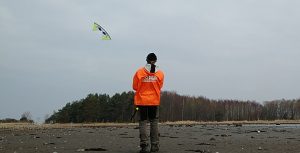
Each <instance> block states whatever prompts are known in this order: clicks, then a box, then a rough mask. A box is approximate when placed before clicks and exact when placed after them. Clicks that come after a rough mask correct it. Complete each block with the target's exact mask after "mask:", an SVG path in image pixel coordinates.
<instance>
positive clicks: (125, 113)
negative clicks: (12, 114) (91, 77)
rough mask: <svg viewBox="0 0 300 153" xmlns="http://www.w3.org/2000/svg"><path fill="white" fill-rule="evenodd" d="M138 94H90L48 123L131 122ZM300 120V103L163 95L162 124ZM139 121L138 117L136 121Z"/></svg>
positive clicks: (68, 105)
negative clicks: (134, 101) (134, 99)
mask: <svg viewBox="0 0 300 153" xmlns="http://www.w3.org/2000/svg"><path fill="white" fill-rule="evenodd" d="M133 97H134V92H132V91H129V92H123V93H116V94H115V95H113V96H111V97H110V96H109V95H107V94H97V93H96V94H89V95H87V97H86V98H84V99H81V100H77V101H73V102H69V103H67V104H66V105H65V106H64V107H63V108H62V109H59V110H58V111H54V112H53V114H52V115H51V116H50V117H48V118H47V119H46V120H45V123H91V122H131V120H130V118H131V115H132V114H133V112H134V107H133ZM294 119H300V99H294V100H285V99H281V100H273V101H266V102H264V103H263V104H260V103H258V102H255V101H239V100H212V99H208V98H205V97H201V96H199V97H194V96H184V95H179V94H177V93H176V92H169V91H164V92H162V93H161V105H160V121H161V122H166V121H245V120H248V121H256V120H294ZM134 120H135V121H136V120H138V118H137V115H136V117H135V119H134Z"/></svg>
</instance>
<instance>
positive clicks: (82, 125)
mask: <svg viewBox="0 0 300 153" xmlns="http://www.w3.org/2000/svg"><path fill="white" fill-rule="evenodd" d="M272 124H274V125H286V124H300V120H274V121H264V120H260V121H222V122H216V121H215V122H201V121H200V122H196V121H176V122H160V123H159V125H227V126H243V125H272ZM131 126H138V122H135V123H54V124H35V123H0V130H1V129H16V130H17V129H49V128H50V129H52V128H53V129H60V128H96V127H131Z"/></svg>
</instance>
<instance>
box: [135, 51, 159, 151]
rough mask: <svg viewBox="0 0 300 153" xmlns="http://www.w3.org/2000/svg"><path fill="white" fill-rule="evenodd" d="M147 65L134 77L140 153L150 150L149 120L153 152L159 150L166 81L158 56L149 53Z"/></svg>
mask: <svg viewBox="0 0 300 153" xmlns="http://www.w3.org/2000/svg"><path fill="white" fill-rule="evenodd" d="M146 61H147V64H146V66H144V67H142V68H139V69H138V70H137V71H136V73H135V75H134V77H133V85H132V87H133V90H135V96H134V105H135V107H137V108H138V109H137V110H138V112H139V113H138V114H139V117H140V119H139V132H140V147H141V150H140V153H146V152H148V150H149V147H148V146H149V144H148V136H147V122H148V120H149V121H150V141H151V149H150V151H151V152H157V151H158V150H159V138H158V122H159V105H160V91H161V88H162V87H163V83H164V73H163V72H162V71H161V70H159V69H158V67H157V66H156V65H155V63H156V61H157V57H156V55H155V54H154V53H149V54H148V56H147V58H146Z"/></svg>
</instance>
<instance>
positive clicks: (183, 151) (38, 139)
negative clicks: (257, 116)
mask: <svg viewBox="0 0 300 153" xmlns="http://www.w3.org/2000/svg"><path fill="white" fill-rule="evenodd" d="M159 130H160V151H159V152H160V153H195V152H200V153H300V125H299V124H280V125H276V124H266V125H264V124H259V125H252V124H249V125H244V124H243V125H242V126H240V125H233V124H229V125H192V124H187V125H182V124H179V125H176V124H175V125H168V124H161V125H160V126H159ZM138 151H139V130H138V128H137V124H131V125H126V124H123V125H120V126H114V125H111V126H83V127H80V126H66V127H65V126H64V127H61V128H60V127H59V126H55V127H51V126H50V127H43V128H12V127H9V128H8V127H6V128H3V127H2V128H0V153H33V152H39V153H73V152H90V153H94V152H103V153H105V152H110V153H118V152H120V153H138Z"/></svg>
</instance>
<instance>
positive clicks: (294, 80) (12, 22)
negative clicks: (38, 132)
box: [0, 0, 300, 121]
mask: <svg viewBox="0 0 300 153" xmlns="http://www.w3.org/2000/svg"><path fill="white" fill-rule="evenodd" d="M299 8H300V1H298V0H288V1H287V0H265V1H261V0H245V1H241V0H226V1H225V0H215V1H210V0H206V1H200V0H188V1H187V0H151V1H149V0H148V1H141V0H126V1H120V0H107V1H100V0H89V1H85V0H80V1H79V0H43V1H41V0H28V1H17V0H1V1H0V119H1V118H2V119H3V118H8V117H10V118H17V119H19V118H20V115H21V114H22V113H23V112H26V111H30V112H31V114H32V116H33V119H34V120H39V121H42V120H44V116H45V115H46V114H52V112H53V110H58V109H60V108H62V107H63V106H65V104H66V103H67V102H72V101H75V100H80V99H82V98H85V97H86V96H87V94H89V93H107V94H110V95H113V94H115V93H118V92H123V91H130V90H132V89H131V84H132V76H133V74H134V73H135V71H136V69H137V68H139V67H140V66H143V65H144V64H145V57H146V55H147V54H148V53H150V52H154V53H156V55H157V56H158V62H157V64H158V65H159V66H160V68H161V69H162V70H163V71H164V72H165V86H164V88H163V90H168V91H177V92H178V93H179V94H184V95H191V96H205V97H207V98H211V99H238V100H255V101H257V102H263V101H266V100H274V99H282V98H285V99H296V98H300V95H299V93H300V92H299V91H300V50H299V49H300V43H299V42H300V28H299V27H300V9H299ZM93 22H98V23H99V24H100V25H102V26H103V27H104V28H105V29H106V30H107V32H108V33H109V34H110V35H111V37H112V40H111V41H103V40H101V39H100V36H101V35H99V33H97V32H93V31H92V24H93Z"/></svg>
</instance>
